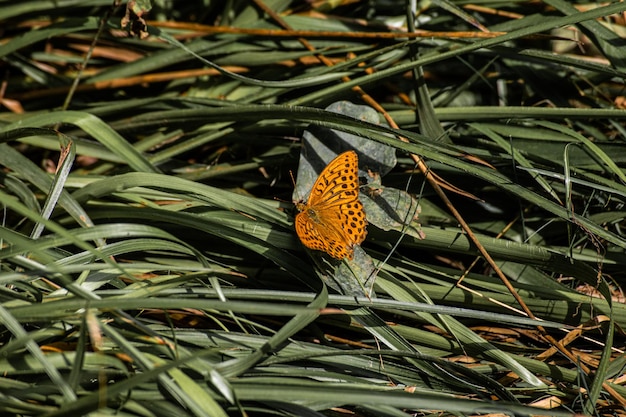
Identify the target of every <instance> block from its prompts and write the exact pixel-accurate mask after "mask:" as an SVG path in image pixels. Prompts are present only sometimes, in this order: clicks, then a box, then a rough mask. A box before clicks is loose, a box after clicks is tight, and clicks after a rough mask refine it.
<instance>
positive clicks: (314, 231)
mask: <svg viewBox="0 0 626 417" xmlns="http://www.w3.org/2000/svg"><path fill="white" fill-rule="evenodd" d="M308 213H309V212H308V211H307V210H305V211H303V212H301V213H298V215H297V216H296V221H295V226H296V233H297V234H298V237H299V238H300V240H301V241H302V243H303V244H304V246H306V247H307V248H309V249H313V250H321V251H324V252H326V253H328V254H329V255H330V256H332V257H333V258H337V259H343V258H346V257H347V258H349V259H352V256H353V253H354V248H353V246H352V244H351V243H350V242H347V241H346V239H345V238H344V237H343V234H342V233H339V232H338V231H337V230H335V229H334V228H333V227H332V225H329V226H327V225H326V223H322V222H319V219H318V221H316V220H314V219H313V218H311V217H310V216H309V214H308Z"/></svg>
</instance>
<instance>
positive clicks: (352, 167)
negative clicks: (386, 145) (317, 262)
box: [295, 151, 367, 259]
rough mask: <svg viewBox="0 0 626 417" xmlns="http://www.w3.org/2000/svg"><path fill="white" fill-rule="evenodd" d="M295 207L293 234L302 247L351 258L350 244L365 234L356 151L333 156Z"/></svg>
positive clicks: (351, 249)
mask: <svg viewBox="0 0 626 417" xmlns="http://www.w3.org/2000/svg"><path fill="white" fill-rule="evenodd" d="M297 208H298V210H300V213H299V214H298V215H297V216H296V220H295V226H296V233H297V234H298V236H299V237H300V240H301V241H302V243H304V245H305V246H307V247H308V248H311V249H315V250H321V251H325V252H326V253H328V254H329V255H331V256H332V257H334V258H337V259H343V258H345V257H348V258H349V259H352V256H353V252H354V245H355V244H356V245H358V244H360V243H361V242H363V240H364V239H365V235H366V234H367V232H366V226H367V221H366V219H365V211H364V210H363V205H362V204H361V202H360V201H359V167H358V157H357V154H356V153H355V152H354V151H348V152H344V153H342V154H341V155H339V156H337V157H336V158H335V159H333V160H332V161H331V162H330V164H328V166H327V167H326V168H324V170H323V171H322V173H321V174H320V176H319V178H318V179H317V180H316V181H315V184H314V185H313V189H312V190H311V193H310V195H309V199H308V201H307V202H306V204H298V205H297Z"/></svg>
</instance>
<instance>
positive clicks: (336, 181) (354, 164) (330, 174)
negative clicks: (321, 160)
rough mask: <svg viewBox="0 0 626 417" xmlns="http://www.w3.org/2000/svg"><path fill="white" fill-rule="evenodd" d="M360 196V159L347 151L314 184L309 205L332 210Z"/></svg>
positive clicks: (352, 152)
mask: <svg viewBox="0 0 626 417" xmlns="http://www.w3.org/2000/svg"><path fill="white" fill-rule="evenodd" d="M358 196H359V159H358V157H357V154H356V152H354V151H347V152H344V153H342V154H340V155H339V156H337V157H336V158H335V159H333V160H332V161H331V162H330V163H329V164H328V166H326V168H324V170H323V171H322V172H321V174H320V176H319V177H318V178H317V180H316V181H315V184H313V188H312V189H311V194H310V195H309V200H308V201H307V205H308V206H310V207H322V208H323V209H324V208H330V207H333V206H335V205H338V204H342V203H343V202H346V201H354V200H355V199H358Z"/></svg>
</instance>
